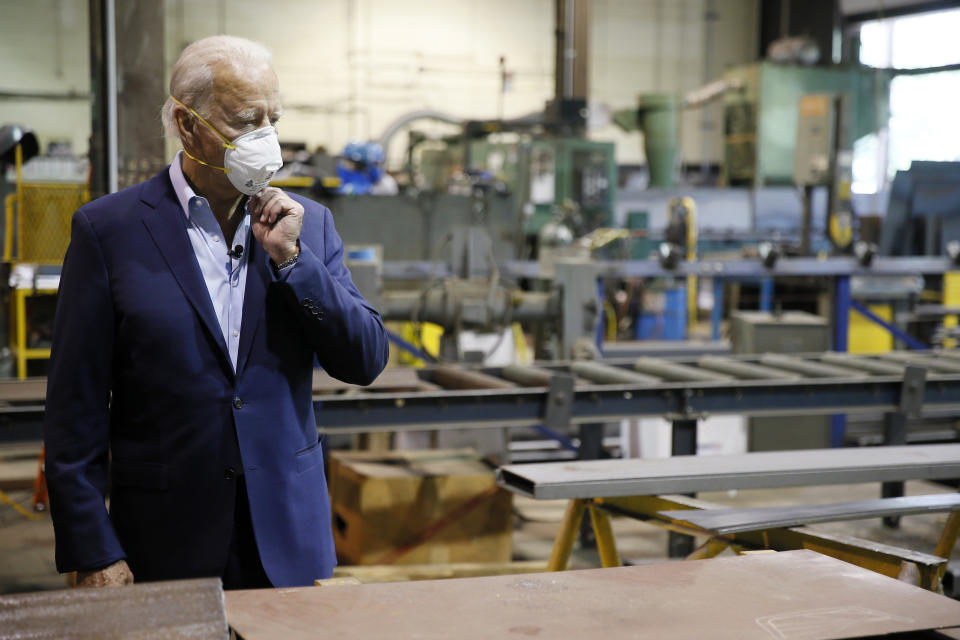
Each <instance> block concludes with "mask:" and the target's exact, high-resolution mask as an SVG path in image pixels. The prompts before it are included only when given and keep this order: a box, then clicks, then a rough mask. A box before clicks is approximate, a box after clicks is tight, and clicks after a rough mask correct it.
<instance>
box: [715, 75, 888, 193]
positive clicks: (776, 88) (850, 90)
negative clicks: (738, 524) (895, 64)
mask: <svg viewBox="0 0 960 640" xmlns="http://www.w3.org/2000/svg"><path fill="white" fill-rule="evenodd" d="M725 75H726V77H728V78H737V79H739V80H740V81H741V82H742V83H743V89H742V90H740V91H730V92H728V93H727V94H726V95H725V97H724V155H725V158H724V166H725V172H726V179H727V182H728V184H733V185H744V186H755V187H762V186H765V185H786V184H792V183H793V176H794V155H795V150H796V144H797V142H796V140H797V121H798V117H799V103H800V98H801V97H802V96H805V95H808V94H814V93H829V94H834V95H837V96H841V97H842V98H843V100H842V102H843V104H844V109H845V110H846V113H844V114H843V115H844V117H843V121H844V122H845V123H848V126H846V127H845V131H844V136H843V137H844V139H843V140H841V141H840V148H843V149H850V148H852V146H853V142H854V141H856V140H858V139H860V138H862V137H863V136H865V135H867V134H869V133H872V132H874V131H876V130H877V129H879V128H880V127H882V126H884V125H885V123H886V121H887V118H888V117H889V102H890V78H891V76H890V73H889V72H888V71H884V70H878V69H873V68H870V67H861V66H836V67H803V66H797V65H783V64H775V63H772V62H758V63H755V64H750V65H745V66H740V67H734V68H733V69H731V70H729V71H728V72H727V73H726V74H725Z"/></svg>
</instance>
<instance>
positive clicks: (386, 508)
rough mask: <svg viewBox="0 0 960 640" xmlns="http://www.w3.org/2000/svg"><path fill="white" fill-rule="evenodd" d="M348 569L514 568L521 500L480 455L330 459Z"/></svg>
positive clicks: (338, 539)
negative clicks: (465, 565) (502, 564)
mask: <svg viewBox="0 0 960 640" xmlns="http://www.w3.org/2000/svg"><path fill="white" fill-rule="evenodd" d="M330 494H331V500H330V502H331V507H332V514H333V537H334V542H335V544H336V548H337V556H338V558H339V559H340V562H341V563H344V564H382V565H388V564H435V563H451V562H508V561H509V560H510V559H511V554H512V534H513V518H512V508H513V494H512V493H511V492H509V491H506V490H504V489H501V488H499V487H497V485H496V482H495V480H494V472H493V469H492V468H491V467H490V466H489V465H487V464H486V463H485V462H483V460H481V459H480V456H479V455H478V454H477V453H476V452H474V451H473V450H472V449H456V450H431V451H391V452H358V451H348V452H343V451H333V452H331V453H330Z"/></svg>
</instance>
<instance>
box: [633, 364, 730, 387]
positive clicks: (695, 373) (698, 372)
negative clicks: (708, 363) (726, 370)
mask: <svg viewBox="0 0 960 640" xmlns="http://www.w3.org/2000/svg"><path fill="white" fill-rule="evenodd" d="M633 368H634V369H636V370H637V371H639V372H641V373H646V374H650V375H654V376H657V377H660V378H665V379H667V380H678V381H682V382H720V381H724V380H730V376H728V375H724V374H720V373H715V372H713V371H707V370H704V369H698V368H696V367H691V366H689V365H685V364H680V363H678V362H668V361H666V360H660V359H657V358H637V359H636V360H634V361H633Z"/></svg>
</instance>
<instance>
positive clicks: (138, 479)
mask: <svg viewBox="0 0 960 640" xmlns="http://www.w3.org/2000/svg"><path fill="white" fill-rule="evenodd" d="M111 467H112V469H113V471H112V476H113V484H114V485H115V486H118V487H131V488H134V489H146V490H148V491H166V490H167V489H168V488H169V486H170V469H169V467H168V466H167V465H165V464H161V463H159V462H142V461H138V460H123V459H119V460H118V459H116V458H114V460H113V462H112V463H111Z"/></svg>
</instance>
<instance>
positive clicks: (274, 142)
mask: <svg viewBox="0 0 960 640" xmlns="http://www.w3.org/2000/svg"><path fill="white" fill-rule="evenodd" d="M170 98H171V99H172V100H173V101H174V102H176V103H177V104H179V105H180V106H181V107H183V108H185V109H187V110H188V111H190V113H192V114H193V115H194V116H196V118H197V120H199V121H200V122H202V123H203V124H205V125H206V126H207V127H209V128H210V130H211V131H213V132H214V133H215V134H217V137H218V138H220V140H221V141H222V144H223V148H224V149H226V151H224V153H223V164H224V166H222V167H218V166H216V165H212V164H210V163H208V162H204V161H203V160H201V159H200V158H197V157H195V156H193V155H191V154H190V153H189V152H188V151H187V150H186V149H184V150H183V152H184V153H185V154H186V155H187V156H188V157H189V158H191V159H192V160H194V161H196V162H199V163H200V164H202V165H204V166H206V167H210V168H211V169H217V170H218V171H223V172H224V173H225V174H227V179H228V180H230V184H232V185H233V187H234V189H236V190H237V191H239V192H240V193H242V194H244V195H248V196H252V195H254V194H255V193H257V192H258V191H260V190H261V189H263V188H264V187H266V186H267V185H268V184H269V183H270V180H271V179H272V178H273V176H274V174H275V173H277V171H279V170H280V167H282V166H283V159H282V157H281V156H280V141H279V140H278V139H277V130H276V129H274V128H273V127H263V128H261V129H257V130H255V131H251V132H249V133H245V134H243V135H242V136H239V137H237V138H235V139H233V140H229V139H227V137H226V136H224V135H223V134H222V133H220V132H219V131H217V128H216V127H214V126H213V125H212V124H210V123H209V122H207V121H206V120H205V119H204V118H203V116H201V115H200V114H199V113H197V112H196V111H194V110H193V109H191V108H190V107H188V106H187V105H185V104H183V103H182V102H180V101H179V100H177V99H176V98H174V97H173V96H170Z"/></svg>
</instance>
